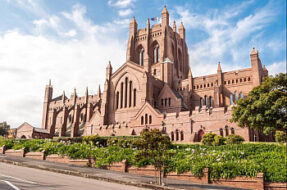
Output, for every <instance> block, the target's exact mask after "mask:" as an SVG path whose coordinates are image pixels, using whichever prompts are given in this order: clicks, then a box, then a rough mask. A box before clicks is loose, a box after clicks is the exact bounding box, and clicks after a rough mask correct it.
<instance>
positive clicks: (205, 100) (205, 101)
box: [204, 95, 208, 107]
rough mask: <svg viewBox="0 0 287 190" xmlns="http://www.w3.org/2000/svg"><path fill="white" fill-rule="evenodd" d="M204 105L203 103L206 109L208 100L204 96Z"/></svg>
mask: <svg viewBox="0 0 287 190" xmlns="http://www.w3.org/2000/svg"><path fill="white" fill-rule="evenodd" d="M204 103H205V105H206V107H208V98H207V96H206V95H205V96H204Z"/></svg>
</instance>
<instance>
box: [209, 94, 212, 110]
mask: <svg viewBox="0 0 287 190" xmlns="http://www.w3.org/2000/svg"><path fill="white" fill-rule="evenodd" d="M209 107H211V108H212V107H213V101H212V96H209Z"/></svg>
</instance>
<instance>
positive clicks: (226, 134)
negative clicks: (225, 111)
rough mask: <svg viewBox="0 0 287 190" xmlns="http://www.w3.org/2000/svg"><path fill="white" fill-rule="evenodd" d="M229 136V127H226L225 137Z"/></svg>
mask: <svg viewBox="0 0 287 190" xmlns="http://www.w3.org/2000/svg"><path fill="white" fill-rule="evenodd" d="M228 135H229V132H228V126H227V125H226V126H225V136H226V137H227V136H228Z"/></svg>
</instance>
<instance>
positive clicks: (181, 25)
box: [178, 22, 185, 39]
mask: <svg viewBox="0 0 287 190" xmlns="http://www.w3.org/2000/svg"><path fill="white" fill-rule="evenodd" d="M178 32H179V36H180V37H181V38H182V39H185V28H184V26H183V23H182V22H181V23H180V26H179V28H178Z"/></svg>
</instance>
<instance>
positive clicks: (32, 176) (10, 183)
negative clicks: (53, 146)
mask: <svg viewBox="0 0 287 190" xmlns="http://www.w3.org/2000/svg"><path fill="white" fill-rule="evenodd" d="M20 189H21V190H22V189H23V190H25V189H29V190H30V189H31V190H39V189H40V190H49V189H57V190H89V189H95V190H102V189H103V190H121V189H123V190H140V189H142V190H144V188H138V187H133V186H127V185H122V184H117V183H110V182H105V181H99V180H95V179H88V178H83V177H76V176H71V175H65V174H59V173H54V172H49V171H44V170H38V169H33V168H26V167H21V166H15V165H10V164H5V163H0V190H20Z"/></svg>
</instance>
